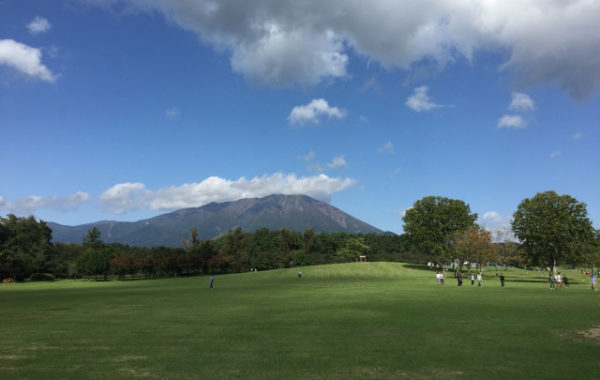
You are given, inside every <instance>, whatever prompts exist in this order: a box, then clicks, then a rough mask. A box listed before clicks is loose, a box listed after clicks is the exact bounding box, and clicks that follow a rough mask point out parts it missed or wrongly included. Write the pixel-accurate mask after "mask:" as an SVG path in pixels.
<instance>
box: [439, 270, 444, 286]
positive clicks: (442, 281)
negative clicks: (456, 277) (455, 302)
mask: <svg viewBox="0 0 600 380" xmlns="http://www.w3.org/2000/svg"><path fill="white" fill-rule="evenodd" d="M440 284H442V285H444V272H443V271H442V273H440Z"/></svg>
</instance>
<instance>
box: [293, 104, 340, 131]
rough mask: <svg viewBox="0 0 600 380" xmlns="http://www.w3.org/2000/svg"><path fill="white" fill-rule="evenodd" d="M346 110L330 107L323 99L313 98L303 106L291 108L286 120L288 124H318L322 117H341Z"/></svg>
mask: <svg viewBox="0 0 600 380" xmlns="http://www.w3.org/2000/svg"><path fill="white" fill-rule="evenodd" d="M345 116H346V111H344V110H342V109H339V108H337V107H330V106H329V104H328V103H327V101H326V100H325V99H313V100H312V101H311V102H310V103H308V104H307V105H304V106H296V107H294V108H292V111H291V112H290V115H289V116H288V120H289V122H290V124H297V125H306V124H318V123H320V122H321V119H322V118H323V117H328V118H330V119H331V118H335V119H343V118H344V117H345Z"/></svg>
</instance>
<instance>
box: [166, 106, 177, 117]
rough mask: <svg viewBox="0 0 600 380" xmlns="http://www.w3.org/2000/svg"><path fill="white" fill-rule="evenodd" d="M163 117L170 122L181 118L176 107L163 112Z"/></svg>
mask: <svg viewBox="0 0 600 380" xmlns="http://www.w3.org/2000/svg"><path fill="white" fill-rule="evenodd" d="M165 116H166V117H167V119H171V120H174V119H179V117H180V116H181V110H180V109H179V108H177V107H171V108H169V109H167V110H166V111H165Z"/></svg>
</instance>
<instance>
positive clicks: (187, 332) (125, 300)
mask: <svg viewBox="0 0 600 380" xmlns="http://www.w3.org/2000/svg"><path fill="white" fill-rule="evenodd" d="M296 273H297V269H287V270H275V271H265V272H257V273H254V272H250V273H243V274H235V275H224V276H217V277H216V278H215V288H214V289H209V288H208V278H207V277H195V278H179V279H162V280H147V281H146V280H144V281H129V282H118V281H112V282H98V283H95V282H93V281H87V280H78V281H58V282H55V283H49V284H42V283H26V284H17V285H1V286H0V300H1V302H2V308H1V309H0V336H2V345H1V346H0V378H33V379H36V378H44V379H48V378H57V379H59V378H60V379H63V378H112V379H114V378H178V379H180V378H184V379H185V378H190V379H192V378H261V379H263V378H273V379H283V378H315V379H320V378H327V379H347V378H377V379H396V378H426V379H437V378H440V379H441V378H464V379H472V378H511V377H513V378H525V377H529V378H557V379H558V378H563V379H564V378H596V377H597V376H598V375H599V374H600V362H599V361H598V360H597V353H598V352H600V351H599V349H600V341H599V340H597V339H590V338H586V337H584V336H583V335H581V334H580V332H583V331H592V330H589V329H592V328H594V327H598V326H599V325H600V307H599V306H600V296H599V293H597V292H593V291H591V290H590V289H589V286H588V283H587V278H585V277H584V276H581V275H579V273H578V272H576V271H571V272H569V277H570V280H571V283H572V285H571V287H570V288H569V289H561V290H560V291H558V292H555V291H550V290H548V286H547V283H546V281H545V276H544V273H539V272H529V273H525V272H524V271H521V270H516V269H512V270H510V271H508V272H506V273H507V276H506V280H507V281H506V287H505V288H501V287H500V283H499V280H498V279H497V278H496V277H495V275H494V272H486V273H485V277H484V287H483V288H481V289H479V288H477V287H476V286H475V287H472V286H471V285H470V283H469V282H468V281H465V285H464V286H463V288H461V289H459V288H457V287H456V283H455V281H454V280H453V278H448V280H447V284H446V285H444V286H439V285H436V284H435V278H434V277H435V276H434V274H433V273H432V272H430V271H427V270H423V269H420V268H419V267H414V266H412V265H410V264H399V263H367V264H358V263H354V264H340V265H325V266H316V267H305V268H303V276H302V278H301V279H299V278H298V277H297V275H296Z"/></svg>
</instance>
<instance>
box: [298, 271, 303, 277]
mask: <svg viewBox="0 0 600 380" xmlns="http://www.w3.org/2000/svg"><path fill="white" fill-rule="evenodd" d="M298 278H302V271H301V270H299V271H298Z"/></svg>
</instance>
